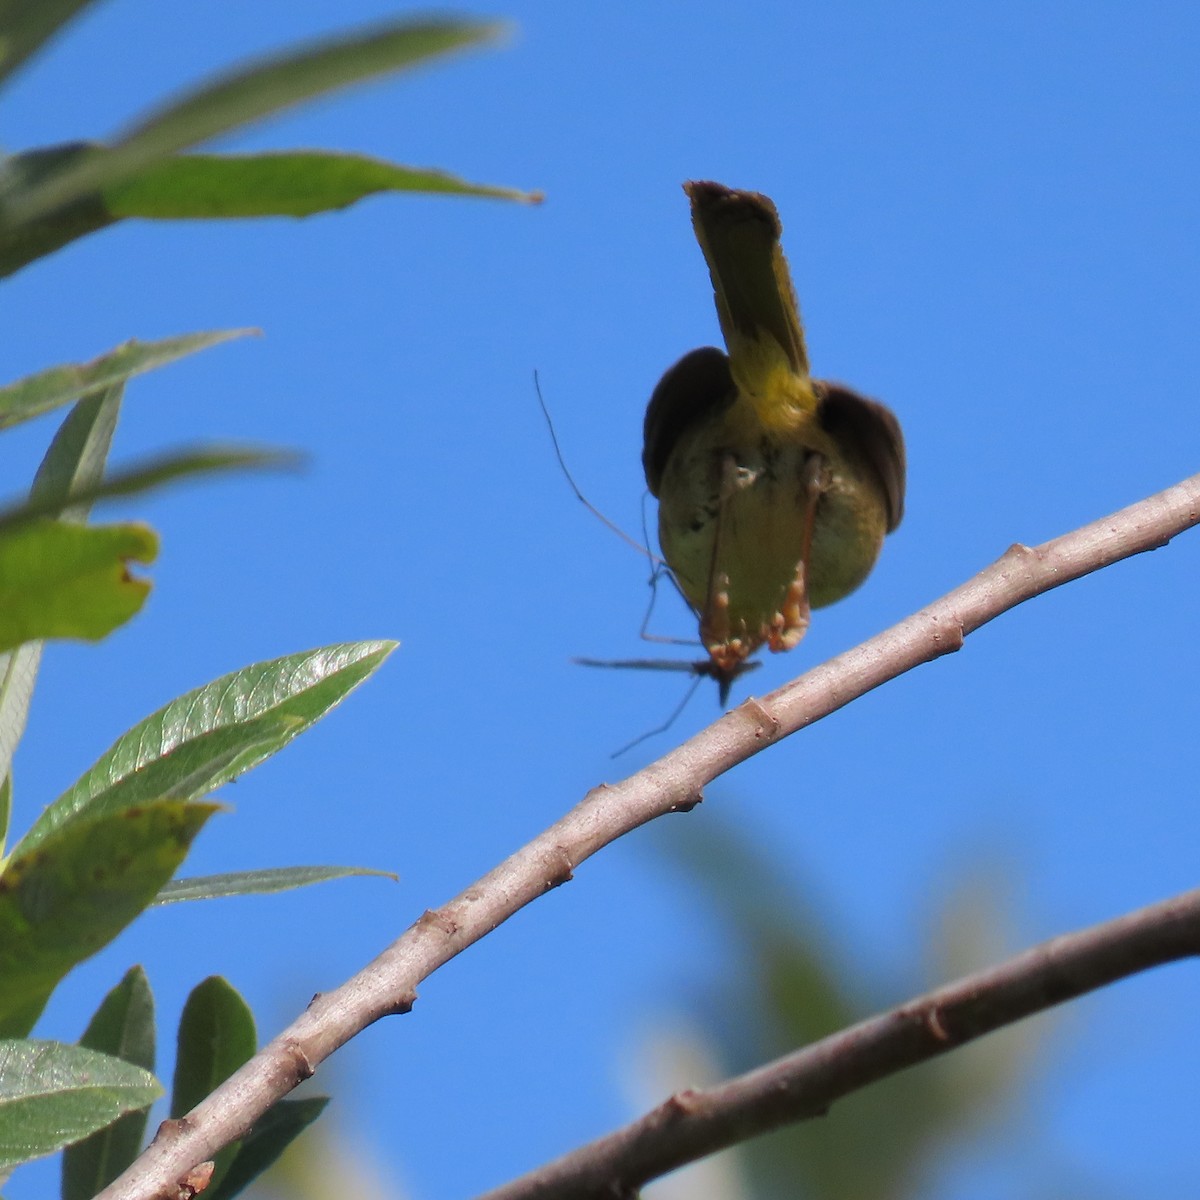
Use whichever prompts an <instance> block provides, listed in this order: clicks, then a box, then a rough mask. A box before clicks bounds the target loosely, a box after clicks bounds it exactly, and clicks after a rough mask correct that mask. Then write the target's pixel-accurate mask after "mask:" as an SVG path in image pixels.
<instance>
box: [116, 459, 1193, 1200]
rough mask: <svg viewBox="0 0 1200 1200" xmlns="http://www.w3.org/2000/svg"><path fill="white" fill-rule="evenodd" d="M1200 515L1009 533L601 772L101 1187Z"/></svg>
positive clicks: (1189, 494)
mask: <svg viewBox="0 0 1200 1200" xmlns="http://www.w3.org/2000/svg"><path fill="white" fill-rule="evenodd" d="M1197 523H1200V475H1197V476H1193V477H1192V478H1191V479H1187V480H1185V481H1184V482H1182V483H1180V484H1177V485H1176V486H1174V487H1172V488H1168V489H1167V490H1166V491H1164V492H1160V493H1158V495H1155V496H1151V497H1149V498H1148V499H1146V500H1142V501H1140V502H1139V503H1137V504H1134V505H1131V506H1130V507H1129V508H1125V509H1122V510H1121V511H1120V512H1118V513H1114V514H1113V515H1112V516H1110V517H1106V518H1104V519H1103V520H1101V521H1096V522H1094V523H1093V524H1091V525H1085V526H1084V527H1083V528H1082V529H1078V530H1076V531H1075V532H1074V533H1070V534H1066V535H1065V536H1063V537H1060V538H1056V539H1055V540H1054V541H1051V542H1047V543H1045V544H1044V545H1042V546H1038V547H1035V548H1033V549H1030V548H1028V547H1025V546H1013V547H1012V548H1011V549H1010V550H1008V551H1007V552H1006V553H1005V554H1004V555H1003V556H1002V557H1001V558H1000V559H999V560H998V561H997V562H996V563H994V564H993V565H992V566H990V567H988V568H987V569H986V570H985V571H983V572H981V573H980V574H979V575H977V576H976V577H975V578H974V579H972V580H971V581H970V582H968V583H966V584H963V585H962V586H961V587H959V588H956V589H955V590H954V591H952V592H950V593H949V594H948V595H946V596H944V597H942V599H940V600H938V601H935V602H934V603H933V604H931V605H929V606H928V607H927V608H924V609H922V610H921V611H920V612H918V613H915V614H914V615H913V616H911V617H908V618H907V619H906V620H904V621H901V622H900V623H899V624H898V625H894V626H893V627H892V628H891V629H888V630H885V631H884V632H883V633H880V634H878V635H876V636H875V637H873V638H871V639H869V640H868V641H866V642H863V643H862V644H861V645H860V646H857V647H855V648H854V649H853V650H849V651H847V652H846V653H844V654H840V655H838V656H837V657H836V658H832V659H830V660H829V661H828V662H826V663H824V664H822V665H821V666H819V667H816V668H815V669H813V670H811V671H809V672H807V673H806V674H804V675H802V676H800V677H799V678H798V679H796V680H794V681H792V682H791V683H789V684H786V685H785V686H784V687H782V688H780V689H779V690H778V691H776V692H773V693H772V694H771V695H769V696H766V697H763V698H762V699H758V700H755V699H750V700H747V701H746V702H745V703H743V704H741V705H740V706H739V707H738V708H736V709H733V710H732V711H730V712H728V713H726V714H725V715H724V716H722V717H721V718H720V719H719V720H718V721H716V722H715V723H714V724H712V725H710V726H709V727H708V728H707V729H705V730H703V731H702V732H700V733H698V734H697V735H696V736H694V737H692V738H691V739H689V740H688V741H687V742H685V743H684V744H683V745H681V746H679V747H678V748H677V749H675V750H673V751H671V752H670V753H668V754H666V755H664V756H663V757H662V758H660V759H659V760H658V761H657V762H654V763H651V764H650V765H649V766H647V767H645V768H643V769H642V770H641V771H638V772H637V773H636V774H634V775H631V776H630V777H629V778H628V779H625V780H623V781H622V782H620V783H618V784H614V785H611V786H609V785H604V784H602V785H600V786H599V787H597V788H595V789H593V790H592V791H591V792H589V793H588V794H587V795H586V796H585V797H584V798H583V800H582V801H581V802H580V803H579V804H577V805H576V806H575V807H574V808H573V809H571V811H570V812H568V813H567V814H566V815H565V816H564V817H563V818H562V819H561V820H559V821H557V822H556V823H555V824H554V825H551V826H550V827H549V828H548V829H547V830H545V831H544V832H543V833H541V834H539V835H538V836H537V837H536V838H534V839H533V841H531V842H529V843H528V844H527V845H525V846H524V847H522V848H521V849H520V850H518V851H517V852H516V853H515V854H513V855H512V856H511V857H510V858H508V859H506V860H505V861H504V862H502V863H501V864H500V865H499V866H497V867H495V868H494V869H493V870H492V871H490V872H489V873H488V874H487V875H485V876H483V878H482V879H480V880H479V881H478V882H477V883H475V884H473V885H472V886H471V887H469V888H467V889H466V891H464V892H462V893H461V894H460V895H458V896H457V897H455V899H453V900H451V901H450V902H449V903H448V904H446V905H444V906H443V907H442V908H440V909H437V910H435V911H432V912H426V913H425V914H424V916H422V917H421V918H420V920H418V921H417V922H416V923H415V924H414V925H413V926H412V927H411V928H410V929H408V930H407V932H405V933H404V934H403V935H401V937H400V938H399V939H398V940H397V941H395V942H394V943H393V944H392V945H391V946H389V947H388V949H386V950H385V951H384V952H383V953H382V954H381V955H380V956H379V957H378V958H376V959H375V960H374V961H373V962H371V963H369V964H368V965H367V966H366V967H364V968H363V970H361V971H360V972H359V973H358V974H357V975H354V976H353V977H352V978H350V979H349V980H348V981H347V982H346V983H344V984H342V985H341V986H340V987H338V988H336V989H335V990H334V991H332V992H328V993H324V994H322V995H319V996H317V997H316V998H315V999H314V1000H313V1002H312V1003H311V1004H310V1005H309V1007H308V1009H307V1011H305V1012H304V1013H303V1014H301V1016H300V1017H299V1018H297V1020H296V1021H294V1022H293V1023H292V1024H291V1025H290V1026H289V1027H288V1028H287V1029H285V1030H284V1031H283V1032H282V1033H281V1034H279V1035H278V1036H277V1037H276V1038H275V1039H274V1040H273V1041H271V1042H269V1043H268V1044H267V1045H266V1046H264V1047H263V1048H262V1050H260V1051H259V1053H258V1054H257V1055H255V1057H254V1058H253V1059H251V1060H250V1062H248V1063H246V1065H245V1066H243V1067H242V1068H241V1069H240V1070H238V1071H237V1072H235V1073H234V1074H233V1075H231V1076H230V1077H229V1079H227V1080H226V1081H225V1082H224V1083H223V1084H222V1085H221V1086H220V1087H218V1088H217V1089H216V1090H215V1091H214V1092H213V1093H212V1094H211V1095H210V1096H208V1097H207V1098H206V1099H205V1100H203V1101H201V1103H200V1104H198V1105H197V1106H196V1107H195V1108H194V1109H193V1110H192V1111H191V1112H190V1113H189V1114H188V1115H187V1116H186V1117H184V1118H183V1119H181V1120H179V1121H172V1122H167V1123H165V1124H164V1126H163V1127H162V1128H160V1130H159V1134H158V1136H157V1137H156V1138H155V1140H154V1142H153V1143H152V1144H151V1145H150V1146H149V1147H148V1148H147V1150H146V1151H145V1153H144V1154H142V1156H141V1157H140V1158H139V1159H138V1160H137V1161H136V1162H135V1163H134V1164H133V1165H132V1166H131V1167H130V1168H129V1169H128V1170H127V1171H126V1172H125V1173H124V1174H123V1175H122V1176H121V1177H120V1178H118V1179H117V1180H115V1181H114V1182H113V1183H112V1184H110V1185H109V1186H108V1187H107V1188H105V1189H104V1191H103V1192H101V1193H100V1195H99V1197H98V1200H157V1198H158V1197H160V1196H163V1195H167V1194H169V1193H170V1191H171V1188H172V1185H173V1184H174V1183H175V1182H176V1181H177V1180H179V1179H181V1178H182V1177H183V1176H184V1175H186V1174H187V1172H188V1171H189V1170H190V1169H191V1168H192V1167H194V1166H195V1165H196V1164H197V1163H200V1162H202V1161H204V1160H206V1159H209V1158H211V1157H212V1156H213V1155H214V1154H215V1153H216V1151H217V1150H219V1149H220V1148H221V1147H222V1146H225V1145H227V1144H228V1143H229V1142H231V1141H233V1140H234V1139H236V1138H239V1137H241V1136H243V1135H244V1134H245V1133H246V1132H247V1130H248V1129H249V1128H250V1127H251V1126H252V1125H253V1124H254V1122H255V1121H256V1120H257V1119H258V1118H259V1117H260V1116H261V1115H262V1114H263V1113H264V1112H265V1111H266V1110H267V1109H268V1108H270V1106H271V1105H272V1104H273V1103H274V1102H275V1101H276V1100H278V1099H279V1098H280V1097H282V1096H284V1095H286V1094H287V1092H289V1091H290V1090H291V1089H292V1088H293V1087H295V1086H296V1084H298V1083H299V1082H300V1081H301V1080H303V1079H305V1078H307V1077H308V1076H309V1075H311V1074H312V1072H313V1070H314V1069H315V1068H316V1066H317V1064H319V1063H320V1062H321V1061H322V1060H323V1059H325V1058H326V1057H328V1056H329V1055H330V1054H332V1053H333V1051H334V1050H336V1049H337V1048H338V1047H339V1046H342V1045H343V1044H345V1043H346V1042H347V1041H349V1040H350V1038H351V1037H353V1036H354V1035H355V1034H356V1033H359V1032H360V1031H361V1030H363V1029H364V1028H366V1027H367V1026H368V1025H370V1024H372V1023H373V1022H374V1021H377V1020H378V1019H379V1018H380V1017H382V1016H386V1015H388V1014H390V1013H398V1012H407V1011H408V1010H409V1009H410V1008H411V1007H412V1004H413V1002H414V1000H415V999H416V991H415V989H416V986H417V984H418V983H419V982H420V981H421V980H422V979H424V978H426V977H427V976H428V975H430V974H431V973H432V972H433V971H435V970H436V969H437V968H438V967H440V966H441V965H442V964H443V963H445V962H447V961H448V960H449V959H451V958H453V957H454V956H455V955H457V954H458V953H460V952H461V951H462V950H464V949H466V947H467V946H469V945H471V944H472V943H473V942H476V941H478V940H479V939H480V938H482V937H484V936H485V935H486V934H488V933H490V932H491V931H492V930H493V929H495V928H496V926H497V925H499V924H501V923H502V922H503V921H506V920H507V919H508V918H509V917H511V916H512V915H513V914H514V913H515V912H517V911H519V910H520V909H521V908H523V907H524V906H525V905H526V904H529V903H530V902H531V901H533V900H536V899H537V898H538V897H539V896H541V895H544V894H545V893H546V892H547V891H549V890H550V889H551V888H553V887H556V886H557V885H558V884H560V883H565V882H566V881H567V880H568V879H570V878H571V872H572V870H573V869H574V867H576V866H577V865H578V864H579V863H581V862H583V861H584V860H585V859H587V858H590V857H591V855H593V854H595V853H596V851H598V850H600V849H601V848H602V847H604V846H606V845H608V844H609V843H610V842H612V841H614V840H616V839H617V838H618V837H621V836H622V835H623V834H626V833H628V832H630V830H633V829H636V828H637V827H638V826H640V825H643V824H645V823H646V822H647V821H650V820H653V819H654V818H655V817H659V816H662V815H663V814H665V813H669V812H677V811H681V810H686V809H688V808H691V807H692V806H693V805H695V804H696V803H697V802H698V801H699V800H700V797H701V793H702V790H703V788H704V787H705V786H706V785H707V784H708V783H709V782H711V781H712V780H713V779H715V778H717V776H719V775H722V774H724V772H726V771H728V770H729V769H730V768H731V767H733V766H735V765H737V764H738V763H740V762H742V761H744V760H745V759H747V758H749V757H750V756H751V755H753V754H757V753H758V751H760V750H762V749H763V748H764V747H766V746H767V745H769V744H771V743H772V742H775V741H777V740H779V739H780V738H781V737H784V736H786V735H787V734H790V733H795V732H796V731H797V730H799V729H802V728H804V727H805V726H807V725H810V724H812V723H813V722H814V721H817V720H819V719H820V718H821V717H824V716H827V715H828V714H829V713H831V712H834V711H836V710H837V709H839V708H841V707H842V706H843V705H845V704H848V703H849V702H850V701H851V700H853V699H855V698H856V697H858V696H861V695H862V694H863V693H865V692H868V691H870V690H871V689H873V688H876V687H878V686H879V685H880V684H881V683H883V682H885V681H886V680H888V679H892V678H894V677H895V676H897V675H900V674H903V673H904V672H905V671H908V670H910V669H911V668H913V667H915V666H917V665H919V664H920V663H924V662H931V661H932V660H934V659H936V658H939V657H941V655H943V654H947V653H949V652H950V651H952V650H957V649H959V648H960V647H961V646H962V643H963V638H964V637H965V636H966V635H967V634H969V633H971V632H973V631H974V630H975V629H978V628H979V627H980V626H981V625H984V624H986V623H987V622H988V621H990V620H992V619H993V618H995V617H997V616H999V615H1000V614H1001V613H1003V612H1005V611H1007V610H1008V609H1010V608H1012V607H1014V606H1015V605H1017V604H1019V603H1021V602H1022V601H1024V600H1028V599H1030V598H1031V597H1033V596H1036V595H1039V594H1041V593H1042V592H1045V591H1049V590H1050V589H1051V588H1054V587H1058V586H1060V585H1061V584H1064V583H1067V582H1069V581H1070V580H1072V579H1077V578H1079V577H1080V576H1082V575H1087V574H1089V573H1091V572H1092V571H1096V570H1098V569H1100V568H1101V567H1105V566H1108V565H1109V564H1111V563H1113V562H1116V561H1118V560H1119V559H1122V558H1128V557H1130V556H1131V555H1133V554H1138V553H1140V552H1141V551H1143V550H1152V549H1155V548H1157V547H1159V546H1163V545H1165V544H1166V543H1167V542H1168V541H1169V540H1170V539H1171V538H1172V537H1173V536H1175V535H1176V534H1178V533H1181V532H1182V531H1183V530H1185V529H1188V528H1190V527H1192V526H1193V525H1196V524H1197Z"/></svg>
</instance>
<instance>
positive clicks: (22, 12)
mask: <svg viewBox="0 0 1200 1200" xmlns="http://www.w3.org/2000/svg"><path fill="white" fill-rule="evenodd" d="M91 3H93V0H3V3H0V79H6V78H7V77H8V76H9V75H11V74H12V73H13V71H15V70H16V69H17V67H19V66H20V65H21V63H23V62H24V61H25V60H26V59H27V58H28V57H29V56H30V55H31V54H33V53H34V52H35V51H36V50H37V49H38V48H39V47H40V46H41V45H42V44H43V43H44V42H46V41H47V40H48V39H49V38H51V37H53V35H54V34H55V33H57V32H58V30H59V29H60V28H61V27H62V26H63V25H65V24H66V23H67V22H68V21H69V20H71V19H72V18H73V17H75V16H76V15H78V13H79V12H80V11H81V10H82V9H85V8H87V6H88V5H89V4H91Z"/></svg>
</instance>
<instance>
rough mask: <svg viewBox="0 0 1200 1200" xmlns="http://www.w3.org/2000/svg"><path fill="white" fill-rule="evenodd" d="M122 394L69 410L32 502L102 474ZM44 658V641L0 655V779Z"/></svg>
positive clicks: (83, 511)
mask: <svg viewBox="0 0 1200 1200" xmlns="http://www.w3.org/2000/svg"><path fill="white" fill-rule="evenodd" d="M123 392H124V385H123V384H120V383H117V384H113V385H112V386H111V387H108V388H104V389H103V390H101V391H98V392H95V393H93V394H92V395H90V396H87V397H85V398H84V399H83V400H80V401H79V402H78V403H77V404H76V405H75V407H74V408H72V409H71V411H70V412H69V413H68V414H67V417H66V420H64V421H63V423H62V425H60V426H59V429H58V432H57V433H56V434H55V435H54V438H53V440H52V441H51V443H50V448H49V449H48V450H47V451H46V454H45V457H44V458H43V459H42V462H41V465H40V466H39V467H38V470H37V474H36V475H35V476H34V480H33V487H32V488H30V492H29V495H30V498H31V499H37V500H43V499H47V498H50V497H54V498H56V499H58V500H64V499H65V498H66V497H68V496H70V495H71V493H72V491H73V490H74V489H75V488H77V487H81V488H86V487H88V486H89V485H91V484H92V483H93V482H94V481H95V480H97V479H99V478H100V477H101V476H102V475H103V474H104V464H105V462H106V460H107V458H108V451H109V447H110V446H111V445H112V437H113V431H114V430H115V429H116V425H117V416H118V414H119V413H120V411H121V396H122V394H123ZM87 513H88V506H87V505H86V504H72V505H70V506H68V507H66V508H64V509H63V510H62V513H61V516H60V518H59V519H60V520H63V521H82V520H85V519H86V517H87ZM41 657H42V645H41V642H28V643H26V644H25V645H23V646H18V647H17V648H16V649H15V650H11V651H8V652H6V653H0V779H3V778H4V777H5V776H6V775H7V773H8V769H9V766H10V764H11V763H12V756H13V752H14V751H15V750H16V748H17V743H18V742H19V741H20V740H21V735H22V734H23V733H24V732H25V721H26V718H27V716H28V714H29V702H30V700H31V698H32V696H33V686H34V683H35V682H36V680H37V672H38V665H39V663H40V662H41Z"/></svg>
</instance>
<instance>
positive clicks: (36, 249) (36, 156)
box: [0, 142, 541, 277]
mask: <svg viewBox="0 0 1200 1200" xmlns="http://www.w3.org/2000/svg"><path fill="white" fill-rule="evenodd" d="M112 153H113V151H112V150H110V149H108V148H107V147H105V146H102V145H99V144H98V143H85V142H74V143H70V144H67V145H63V146H53V147H44V148H41V149H38V150H31V151H27V152H26V153H25V154H17V155H14V156H13V157H12V159H11V160H10V163H11V164H12V165H13V166H14V167H20V166H22V165H24V166H25V167H26V169H27V170H28V172H29V174H30V175H31V176H32V175H36V174H39V173H41V171H42V169H43V168H44V165H45V164H46V163H47V162H49V161H51V160H53V161H54V162H55V163H57V164H59V165H60V166H62V165H65V164H66V163H69V162H82V161H83V160H84V159H87V158H92V159H100V158H103V157H104V156H105V155H110V154H112ZM379 192H417V193H423V194H432V195H448V196H478V197H484V198H489V199H498V200H516V201H522V202H525V203H536V202H537V201H539V200H540V199H541V197H540V195H538V194H537V193H534V192H522V191H518V190H516V189H513V188H502V187H492V186H488V185H486V184H478V183H469V182H468V181H466V180H464V179H459V178H458V177H457V176H455V175H451V174H449V173H447V172H445V171H437V170H433V169H430V168H419V167H406V166H401V165H400V164H398V163H389V162H385V161H383V160H381V159H378V158H371V157H369V156H367V155H363V154H348V153H340V152H337V151H331V150H301V151H271V152H265V153H260V154H191V155H175V156H172V157H170V158H166V159H163V160H161V161H159V162H155V163H152V164H150V165H149V166H147V167H144V168H143V169H141V170H139V171H138V172H136V173H135V174H134V175H132V176H131V177H130V178H128V179H125V180H124V181H122V182H119V183H115V184H112V185H110V186H109V187H107V188H105V189H104V190H103V191H102V192H96V193H94V194H92V195H89V196H86V197H84V198H83V199H81V200H76V201H73V202H72V203H71V204H69V205H67V206H66V207H64V208H59V209H55V210H54V211H53V212H50V213H47V214H45V215H44V216H41V217H38V218H36V219H35V220H33V221H30V222H28V223H26V224H21V225H18V226H16V227H15V228H11V229H0V277H3V276H5V275H11V274H13V273H14V272H15V271H18V270H20V269H21V268H22V267H24V266H27V265H28V264H29V263H31V262H33V261H34V260H36V259H38V258H43V257H45V256H46V255H47V254H50V253H52V252H53V251H55V250H58V249H60V248H61V247H63V246H65V245H67V244H69V243H70V242H73V241H75V240H76V239H77V238H81V237H85V236H86V235H87V234H89V233H95V232H97V231H99V230H101V229H107V228H108V227H109V226H110V225H113V224H115V223H116V222H118V221H122V220H126V219H129V218H142V219H146V220H157V221H165V220H172V221H177V220H195V219H209V220H229V219H234V218H245V217H276V216H287V217H305V216H311V215H313V214H315V213H323V212H330V211H333V210H336V209H342V208H347V207H349V206H350V205H351V204H354V203H355V202H356V201H358V200H362V199H363V198H365V197H367V196H371V195H375V194H377V193H379Z"/></svg>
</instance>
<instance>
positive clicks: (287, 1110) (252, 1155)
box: [205, 1096, 329, 1200]
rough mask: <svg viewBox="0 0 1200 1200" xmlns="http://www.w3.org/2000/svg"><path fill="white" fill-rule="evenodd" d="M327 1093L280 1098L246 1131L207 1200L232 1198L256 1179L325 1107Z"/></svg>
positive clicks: (327, 1100) (206, 1195) (208, 1193)
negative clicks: (299, 1097) (240, 1146)
mask: <svg viewBox="0 0 1200 1200" xmlns="http://www.w3.org/2000/svg"><path fill="white" fill-rule="evenodd" d="M328 1103H329V1099H328V1097H326V1096H306V1097H304V1098H302V1099H299V1100H280V1101H279V1102H278V1103H277V1104H275V1105H274V1106H273V1107H271V1108H269V1109H267V1111H266V1112H265V1113H263V1115H262V1116H261V1117H259V1119H258V1123H257V1124H256V1125H255V1126H254V1128H253V1129H251V1130H250V1132H249V1133H248V1134H246V1137H245V1139H244V1140H243V1142H242V1148H241V1150H239V1151H238V1154H237V1157H236V1158H235V1159H234V1160H233V1164H232V1165H231V1166H230V1167H229V1169H228V1170H227V1171H226V1172H225V1175H224V1177H223V1178H222V1179H221V1181H220V1183H219V1184H218V1185H217V1186H216V1187H215V1188H213V1189H212V1191H211V1192H206V1193H205V1200H231V1197H233V1196H236V1195H237V1194H238V1193H239V1192H241V1191H243V1190H244V1189H245V1188H246V1187H248V1186H249V1185H250V1184H251V1183H253V1182H254V1180H256V1179H257V1178H258V1177H259V1176H260V1175H261V1174H262V1173H263V1172H264V1171H265V1170H267V1168H268V1167H270V1166H271V1165H272V1164H274V1162H275V1161H276V1160H277V1159H278V1158H279V1156H280V1155H281V1154H282V1153H283V1152H284V1151H285V1150H286V1149H287V1148H288V1146H290V1145H291V1144H292V1142H294V1141H295V1140H296V1138H297V1137H299V1136H300V1134H301V1133H303V1132H304V1130H305V1129H307V1128H308V1127H309V1126H310V1125H311V1124H312V1123H313V1122H314V1121H315V1120H316V1119H317V1118H318V1117H319V1116H320V1115H321V1113H322V1112H323V1111H324V1110H325V1106H326V1105H327V1104H328Z"/></svg>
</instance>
